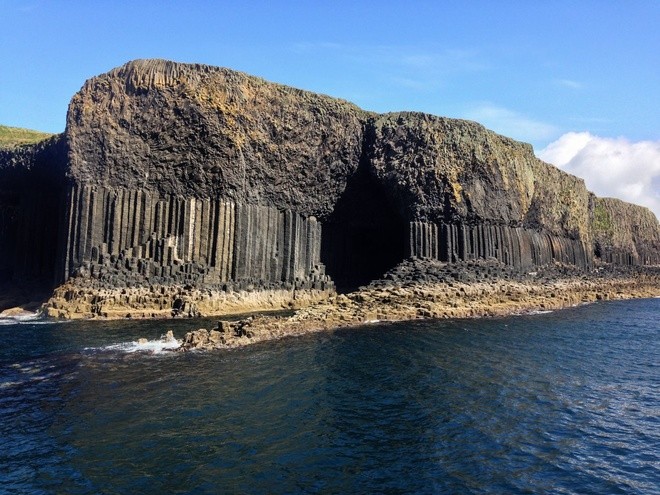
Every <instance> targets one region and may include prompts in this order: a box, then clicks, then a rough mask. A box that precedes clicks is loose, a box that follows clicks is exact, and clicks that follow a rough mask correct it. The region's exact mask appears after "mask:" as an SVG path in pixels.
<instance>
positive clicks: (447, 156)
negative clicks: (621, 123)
mask: <svg viewBox="0 0 660 495" xmlns="http://www.w3.org/2000/svg"><path fill="white" fill-rule="evenodd" d="M42 196H43V198H46V200H47V205H48V207H47V208H45V209H44V208H41V207H35V204H39V203H38V202H37V199H38V197H42ZM0 232H2V233H3V234H4V235H2V240H0V254H2V264H1V265H0V276H2V277H4V279H5V280H12V279H16V278H19V277H22V276H23V274H24V273H27V272H30V271H31V272H32V274H33V275H35V276H36V275H38V276H40V277H42V278H50V280H51V281H52V283H53V284H61V283H63V282H65V281H67V280H70V279H72V278H73V279H74V281H75V283H76V284H77V285H79V286H85V287H97V288H98V289H99V290H100V289H101V288H104V289H108V288H117V287H128V286H131V287H132V286H150V285H153V284H161V285H168V284H170V285H171V284H191V285H194V286H196V287H214V288H222V290H225V291H236V290H243V289H246V290H252V291H253V290H259V289H266V288H270V289H273V288H291V289H297V290H303V289H322V290H326V289H328V288H332V286H333V283H336V284H337V285H338V286H340V288H351V287H355V286H357V285H360V284H364V283H367V282H369V281H370V280H372V279H374V278H377V277H379V276H380V275H382V274H383V273H384V272H385V271H387V270H388V269H390V268H392V267H393V266H394V265H396V264H397V263H399V262H401V261H402V260H403V259H405V258H407V257H410V256H417V257H426V258H436V259H439V260H442V261H447V262H454V261H460V260H468V259H473V258H494V259H498V260H500V261H502V262H504V263H506V264H509V265H512V266H514V267H517V268H519V269H521V270H526V269H529V268H532V267H534V266H538V265H543V264H547V263H551V262H553V261H559V262H563V263H568V264H574V265H576V266H579V267H582V268H585V269H588V268H590V267H591V266H592V264H593V261H594V255H595V256H596V257H597V258H599V259H602V260H603V261H606V262H612V263H622V264H658V263H660V244H659V241H658V235H659V232H660V229H659V227H658V221H657V219H655V217H654V216H653V215H652V214H651V213H650V212H649V211H648V210H646V209H644V208H641V207H637V206H634V205H628V204H625V203H622V202H618V201H615V200H603V199H598V198H595V197H594V196H593V195H592V194H591V193H589V192H588V191H587V190H586V188H585V186H584V182H583V181H582V180H581V179H578V178H576V177H574V176H571V175H569V174H566V173H564V172H562V171H560V170H559V169H557V168H555V167H553V166H551V165H548V164H546V163H543V162H541V161H540V160H538V159H537V158H536V157H535V156H534V154H533V151H532V148H531V147H530V146H529V145H527V144H523V143H519V142H516V141H513V140H511V139H509V138H506V137H503V136H500V135H498V134H495V133H493V132H491V131H488V130H487V129H485V128H484V127H482V126H481V125H479V124H477V123H474V122H469V121H463V120H454V119H446V118H441V117H436V116H432V115H426V114H421V113H405V112H404V113H395V114H385V115H377V114H373V113H369V112H365V111H363V110H361V109H359V108H358V107H356V106H355V105H352V104H350V103H348V102H345V101H342V100H338V99H335V98H330V97H327V96H323V95H318V94H313V93H309V92H306V91H302V90H298V89H293V88H289V87H286V86H282V85H278V84H273V83H269V82H266V81H263V80H261V79H259V78H255V77H252V76H248V75H245V74H242V73H238V72H234V71H231V70H228V69H223V68H216V67H209V66H204V65H190V64H179V63H174V62H167V61H162V60H140V61H134V62H130V63H128V64H126V65H124V66H122V67H119V68H117V69H114V70H112V71H110V72H108V73H106V74H103V75H100V76H98V77H94V78H92V79H90V80H89V81H87V82H86V83H85V84H84V86H83V87H82V89H81V90H80V91H79V92H78V93H77V94H76V95H75V96H74V97H73V99H72V101H71V104H70V107H69V112H68V116H67V127H66V131H65V133H64V134H63V135H61V136H58V137H55V138H51V139H50V140H49V141H47V142H45V143H42V144H39V145H36V146H33V147H22V148H18V149H16V150H4V151H1V152H0ZM39 253H40V254H39ZM33 257H38V259H39V260H40V261H39V263H38V264H37V265H38V266H39V268H30V267H31V261H30V260H31V259H33ZM35 259H36V258H35ZM19 261H20V262H19Z"/></svg>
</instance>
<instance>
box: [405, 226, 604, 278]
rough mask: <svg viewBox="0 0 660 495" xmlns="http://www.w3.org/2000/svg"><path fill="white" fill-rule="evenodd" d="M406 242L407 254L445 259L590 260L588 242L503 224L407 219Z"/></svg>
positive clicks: (528, 263) (523, 263)
mask: <svg viewBox="0 0 660 495" xmlns="http://www.w3.org/2000/svg"><path fill="white" fill-rule="evenodd" d="M408 245H409V250H410V255H411V256H417V257H420V258H432V259H438V260H441V261H446V262H456V261H459V260H472V259H478V258H482V259H486V258H494V259H497V260H499V261H501V262H503V263H505V264H507V265H512V266H515V267H516V268H522V269H525V268H531V267H534V266H541V265H545V264H548V263H552V262H555V261H556V262H561V263H567V264H572V265H576V266H579V267H582V268H589V267H590V266H591V264H592V258H591V256H590V250H589V249H588V246H586V245H585V244H584V243H583V242H581V241H579V240H576V239H569V238H566V237H558V236H554V235H551V234H549V233H547V232H542V231H536V230H533V229H526V228H523V227H509V226H506V225H488V224H480V225H463V224H446V223H442V224H440V225H436V224H435V223H432V222H410V224H409V233H408Z"/></svg>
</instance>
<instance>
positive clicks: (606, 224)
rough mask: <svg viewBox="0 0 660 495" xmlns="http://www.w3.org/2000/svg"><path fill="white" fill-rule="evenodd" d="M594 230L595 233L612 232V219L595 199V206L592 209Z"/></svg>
mask: <svg viewBox="0 0 660 495" xmlns="http://www.w3.org/2000/svg"><path fill="white" fill-rule="evenodd" d="M594 229H595V230H596V231H597V232H611V231H612V219H611V218H610V214H609V212H608V211H607V208H605V206H604V205H603V204H602V203H601V202H600V201H599V200H598V199H596V205H595V208H594Z"/></svg>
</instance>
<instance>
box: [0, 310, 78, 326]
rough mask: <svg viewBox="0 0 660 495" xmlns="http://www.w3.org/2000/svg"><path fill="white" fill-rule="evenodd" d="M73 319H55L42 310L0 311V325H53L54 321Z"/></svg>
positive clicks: (65, 321) (63, 321)
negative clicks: (12, 312) (9, 312)
mask: <svg viewBox="0 0 660 495" xmlns="http://www.w3.org/2000/svg"><path fill="white" fill-rule="evenodd" d="M70 321H71V320H53V319H51V318H48V317H46V316H45V315H44V314H43V313H41V312H38V311H37V312H31V311H22V312H20V313H16V314H7V313H0V326H6V325H22V324H23V325H25V324H29V325H52V324H54V323H69V322H70Z"/></svg>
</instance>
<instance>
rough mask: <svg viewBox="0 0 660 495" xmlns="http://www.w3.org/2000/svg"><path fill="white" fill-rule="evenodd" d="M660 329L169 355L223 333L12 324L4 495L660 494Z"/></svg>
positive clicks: (263, 346) (363, 330)
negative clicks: (193, 337) (195, 336)
mask: <svg viewBox="0 0 660 495" xmlns="http://www.w3.org/2000/svg"><path fill="white" fill-rule="evenodd" d="M659 322H660V299H640V300H630V301H608V302H599V303H596V304H590V305H584V306H579V307H575V308H571V309H566V310H562V311H556V312H551V313H541V314H533V315H521V316H513V317H507V318H493V319H473V320H443V321H431V320H428V321H414V322H397V323H387V324H384V323H375V324H370V325H366V326H362V327H356V328H351V329H342V330H336V331H333V332H324V333H317V334H311V335H307V336H303V337H296V338H287V339H283V340H280V341H275V342H267V343H260V344H255V345H253V346H249V347H245V348H241V349H235V350H227V351H216V352H188V353H172V352H169V351H168V350H167V349H164V348H163V347H164V346H163V344H161V343H159V341H158V339H159V337H160V336H161V335H162V334H165V332H166V331H167V330H173V331H174V334H175V336H176V337H177V338H181V337H182V336H183V335H184V333H185V332H186V331H188V330H191V329H196V328H199V327H206V328H211V327H212V326H213V322H211V321H199V320H165V321H130V320H127V321H117V322H91V321H90V322H84V321H77V322H68V323H59V322H55V323H54V322H48V321H40V320H31V319H24V320H22V321H17V320H1V321H0V342H1V345H0V493H2V494H10V493H11V494H13V493H16V494H50V493H63V494H97V493H103V494H140V493H154V494H163V493H199V494H202V493H247V494H267V493H268V494H278V493H283V494H284V493H286V494H295V493H338V494H339V493H341V494H344V493H387V494H396V493H448V494H469V493H488V494H491V493H492V494H508V493H512V494H522V493H525V494H529V493H558V494H569V493H570V494H599V495H602V494H610V493H612V494H618V493H621V494H652V493H659V487H660V323H659ZM140 337H145V338H147V339H149V342H148V343H147V344H142V345H139V344H137V339H138V338H140Z"/></svg>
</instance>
